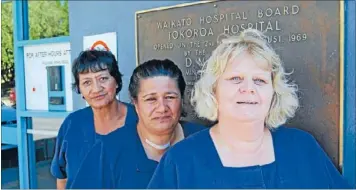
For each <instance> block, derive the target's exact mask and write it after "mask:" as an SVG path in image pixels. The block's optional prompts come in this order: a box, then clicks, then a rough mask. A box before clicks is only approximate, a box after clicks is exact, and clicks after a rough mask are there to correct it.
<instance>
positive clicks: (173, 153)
mask: <svg viewBox="0 0 356 190" xmlns="http://www.w3.org/2000/svg"><path fill="white" fill-rule="evenodd" d="M271 133H272V138H273V145H274V151H275V161H274V162H273V163H270V164H267V165H263V166H249V167H224V166H223V165H222V163H221V161H220V157H219V155H218V153H217V150H216V148H215V145H214V143H213V140H212V138H211V136H210V133H209V129H206V130H203V131H200V132H198V133H196V134H194V135H192V136H190V137H189V138H187V139H185V140H183V141H181V142H179V143H177V144H176V145H175V146H173V147H172V148H171V149H169V150H168V151H167V152H166V154H165V155H164V156H163V157H162V159H161V161H160V163H159V165H158V166H157V169H156V171H155V173H154V175H153V177H152V179H151V181H150V183H149V185H148V188H152V189H158V188H164V189H176V188H199V189H203V188H215V189H219V188H284V189H289V188H311V189H314V188H323V189H327V188H339V189H342V188H351V186H349V184H347V182H346V181H345V179H344V178H343V177H342V176H341V175H340V173H339V171H338V170H337V169H336V168H335V166H334V165H333V163H332V162H331V161H330V159H329V157H328V156H327V155H326V153H325V152H324V151H323V149H322V148H321V147H320V146H319V144H318V143H317V141H316V140H315V139H314V137H313V136H311V135H310V134H308V133H307V132H304V131H301V130H299V129H295V128H287V127H279V128H278V129H276V130H273V131H272V132H271Z"/></svg>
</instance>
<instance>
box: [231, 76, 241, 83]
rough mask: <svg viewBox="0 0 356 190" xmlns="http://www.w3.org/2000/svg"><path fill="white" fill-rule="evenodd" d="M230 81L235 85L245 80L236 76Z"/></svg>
mask: <svg viewBox="0 0 356 190" xmlns="http://www.w3.org/2000/svg"><path fill="white" fill-rule="evenodd" d="M229 80H230V81H232V82H233V83H240V82H242V81H243V78H242V77H239V76H234V77H231V78H230V79H229Z"/></svg>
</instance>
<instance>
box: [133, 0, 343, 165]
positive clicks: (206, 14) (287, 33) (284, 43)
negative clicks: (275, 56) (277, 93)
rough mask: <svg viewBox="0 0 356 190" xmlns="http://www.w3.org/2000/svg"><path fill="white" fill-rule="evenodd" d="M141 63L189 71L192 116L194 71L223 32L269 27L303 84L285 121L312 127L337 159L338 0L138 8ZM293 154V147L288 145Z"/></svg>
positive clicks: (272, 40)
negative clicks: (294, 112) (168, 62)
mask: <svg viewBox="0 0 356 190" xmlns="http://www.w3.org/2000/svg"><path fill="white" fill-rule="evenodd" d="M136 19H137V25H136V27H137V28H136V29H137V31H136V32H137V39H136V40H137V59H138V60H137V62H138V64H140V63H143V62H144V61H147V60H149V59H154V58H155V59H165V58H168V59H171V60H173V61H174V62H175V63H176V64H178V65H179V67H180V69H181V70H182V71H183V73H184V77H185V80H186V82H187V84H188V89H187V90H186V95H185V110H186V111H187V112H188V117H186V118H185V119H187V120H195V121H197V120H196V117H195V115H194V113H193V109H192V108H191V106H190V103H189V95H190V91H191V88H192V85H193V84H194V82H195V81H196V80H197V79H198V78H199V76H198V74H197V71H198V70H200V69H201V67H202V66H203V64H204V61H205V60H207V59H208V57H209V56H210V55H211V52H212V50H213V49H214V48H215V47H216V45H217V37H218V36H219V34H221V33H226V34H230V35H235V34H237V33H238V32H239V31H241V30H243V29H244V28H248V27H253V28H257V29H258V30H262V31H266V34H267V35H268V36H269V42H270V43H271V44H272V46H273V47H274V48H275V49H276V51H277V52H278V53H279V54H280V55H281V58H282V60H283V62H284V64H285V68H286V71H287V72H292V71H293V74H292V75H291V76H290V78H291V79H292V80H294V81H295V82H296V83H297V84H298V86H299V96H300V102H301V107H300V109H299V110H298V112H297V115H296V117H295V118H293V119H292V120H291V121H289V122H288V124H287V125H288V126H293V127H298V128H301V129H304V130H306V131H309V132H311V133H312V134H313V135H314V136H315V137H316V138H317V140H318V141H319V142H320V143H321V144H322V147H323V148H324V149H325V150H326V152H327V153H328V155H329V156H330V157H331V158H332V159H333V162H334V163H335V165H337V164H338V162H339V127H340V126H339V120H340V116H339V115H340V85H339V83H340V64H341V63H340V32H339V30H340V27H343V25H342V24H341V21H340V5H339V2H338V1H295V2H293V1H285V2H274V1H269V2H267V1H261V2H258V1H240V2H239V1H218V2H209V3H200V4H194V5H188V6H176V7H173V8H168V9H161V10H151V11H143V12H138V13H137V17H136ZM291 151H293V150H291Z"/></svg>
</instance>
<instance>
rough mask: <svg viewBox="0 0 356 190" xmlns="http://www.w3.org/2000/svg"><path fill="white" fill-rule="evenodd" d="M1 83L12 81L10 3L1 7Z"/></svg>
mask: <svg viewBox="0 0 356 190" xmlns="http://www.w3.org/2000/svg"><path fill="white" fill-rule="evenodd" d="M1 31H2V32H1V83H4V82H11V81H13V80H14V41H13V22H12V3H10V2H9V3H2V6H1Z"/></svg>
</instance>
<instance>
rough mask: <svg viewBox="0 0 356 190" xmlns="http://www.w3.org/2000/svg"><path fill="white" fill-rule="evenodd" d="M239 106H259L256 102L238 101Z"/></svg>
mask: <svg viewBox="0 0 356 190" xmlns="http://www.w3.org/2000/svg"><path fill="white" fill-rule="evenodd" d="M236 103H237V104H241V105H246V104H247V105H256V104H258V102H256V101H238V102H236Z"/></svg>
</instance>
